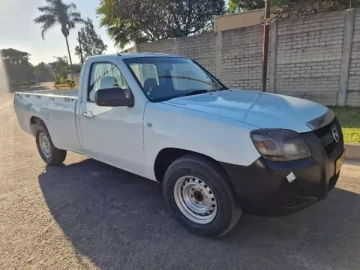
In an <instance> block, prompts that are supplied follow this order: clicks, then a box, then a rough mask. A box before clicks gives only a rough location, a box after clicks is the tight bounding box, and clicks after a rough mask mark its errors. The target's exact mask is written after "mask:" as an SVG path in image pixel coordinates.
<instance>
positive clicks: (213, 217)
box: [163, 154, 242, 236]
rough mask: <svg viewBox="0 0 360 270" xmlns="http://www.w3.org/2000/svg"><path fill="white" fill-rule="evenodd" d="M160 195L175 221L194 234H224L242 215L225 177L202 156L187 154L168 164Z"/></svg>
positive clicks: (215, 165)
mask: <svg viewBox="0 0 360 270" xmlns="http://www.w3.org/2000/svg"><path fill="white" fill-rule="evenodd" d="M163 192H164V197H165V200H166V202H167V204H168V205H169V207H170V208H171V209H172V210H173V211H174V213H175V216H176V218H177V219H178V220H179V221H180V222H181V223H182V224H183V225H184V226H185V228H186V229H188V230H189V231H191V232H192V233H195V234H198V235H202V236H221V235H224V234H226V233H227V232H229V231H230V230H231V229H232V228H233V227H234V226H235V225H236V224H237V222H238V220H239V219H240V217H241V214H242V211H241V208H240V206H239V204H238V202H237V201H236V198H235V196H234V193H233V190H232V187H231V185H230V184H229V181H228V179H227V175H226V174H225V173H224V172H223V170H222V169H221V168H220V166H219V165H218V164H217V163H216V162H214V161H212V160H209V159H207V158H205V157H202V156H198V155H193V154H191V155H187V156H184V157H181V158H179V159H178V160H176V161H175V162H174V163H173V164H171V165H170V167H169V168H168V170H167V171H166V173H165V176H164V181H163Z"/></svg>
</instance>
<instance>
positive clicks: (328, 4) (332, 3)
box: [229, 0, 360, 18]
mask: <svg viewBox="0 0 360 270" xmlns="http://www.w3.org/2000/svg"><path fill="white" fill-rule="evenodd" d="M264 6H265V1H264V0H229V12H241V11H247V10H251V9H258V8H263V7H264ZM272 6H273V13H274V14H276V15H277V16H278V17H281V18H287V17H299V16H303V15H309V14H314V13H317V12H319V11H333V10H340V9H346V8H350V7H359V6H360V1H359V0H272Z"/></svg>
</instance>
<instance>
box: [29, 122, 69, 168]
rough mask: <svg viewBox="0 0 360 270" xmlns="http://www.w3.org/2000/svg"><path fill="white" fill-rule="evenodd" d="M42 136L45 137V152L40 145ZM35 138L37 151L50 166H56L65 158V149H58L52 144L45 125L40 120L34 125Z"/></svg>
mask: <svg viewBox="0 0 360 270" xmlns="http://www.w3.org/2000/svg"><path fill="white" fill-rule="evenodd" d="M43 136H44V137H43ZM43 138H46V140H47V145H48V147H46V148H47V150H48V151H47V154H46V151H45V152H44V150H42V147H41V141H42V140H43ZM35 139H36V146H37V149H38V152H39V154H40V156H41V158H42V159H43V160H44V162H45V163H46V164H48V165H51V166H58V165H60V164H62V163H63V162H64V160H65V158H66V151H65V150H61V149H58V148H56V147H55V146H54V144H53V142H52V140H51V137H50V135H49V132H48V130H47V128H46V127H45V124H44V123H42V122H40V123H38V124H37V125H36V127H35Z"/></svg>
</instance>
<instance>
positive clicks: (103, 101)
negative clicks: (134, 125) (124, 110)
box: [95, 87, 134, 107]
mask: <svg viewBox="0 0 360 270" xmlns="http://www.w3.org/2000/svg"><path fill="white" fill-rule="evenodd" d="M95 102H96V105H98V106H102V107H132V106H134V98H133V97H132V96H131V97H129V98H127V97H126V96H125V93H124V90H122V89H121V88H120V87H114V88H104V89H98V90H96V91H95Z"/></svg>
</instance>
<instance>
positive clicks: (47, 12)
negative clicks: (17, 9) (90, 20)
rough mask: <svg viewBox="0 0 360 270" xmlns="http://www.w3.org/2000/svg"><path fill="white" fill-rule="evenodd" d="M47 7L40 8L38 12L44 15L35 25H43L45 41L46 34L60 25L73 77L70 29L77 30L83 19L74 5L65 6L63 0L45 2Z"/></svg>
mask: <svg viewBox="0 0 360 270" xmlns="http://www.w3.org/2000/svg"><path fill="white" fill-rule="evenodd" d="M45 1H46V3H47V4H48V5H47V6H42V7H38V10H39V11H40V12H42V13H43V14H42V15H40V16H39V17H37V18H35V19H34V22H35V23H39V24H42V26H41V30H42V31H41V36H42V38H43V39H45V33H46V32H47V31H48V30H49V29H50V28H52V27H53V26H55V25H56V24H60V26H61V33H62V34H63V35H64V37H65V40H66V47H67V50H68V54H69V61H70V67H71V76H72V61H71V55H70V48H69V41H68V36H69V33H70V29H73V28H75V25H76V24H77V23H84V20H83V19H82V18H81V14H80V13H79V12H77V11H76V5H75V4H74V3H70V4H65V3H64V2H63V1H62V0H45Z"/></svg>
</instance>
